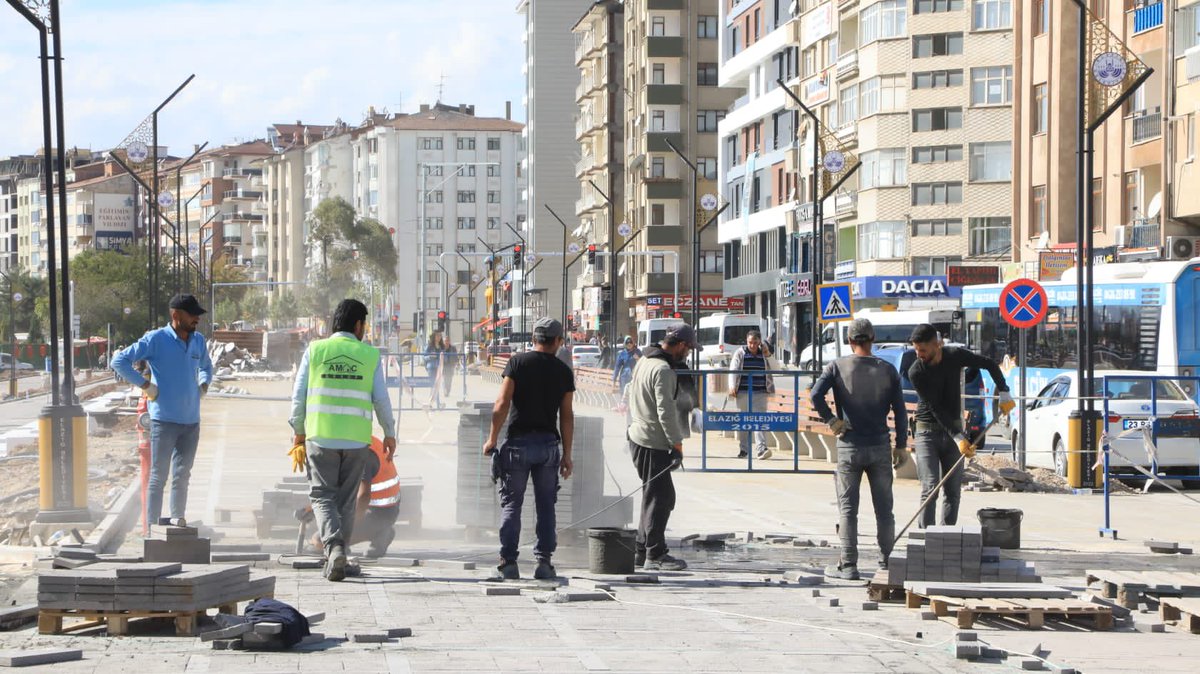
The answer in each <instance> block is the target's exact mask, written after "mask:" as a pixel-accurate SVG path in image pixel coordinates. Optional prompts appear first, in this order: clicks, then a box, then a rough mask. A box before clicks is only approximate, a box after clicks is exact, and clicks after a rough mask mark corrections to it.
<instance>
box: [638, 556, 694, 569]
mask: <svg viewBox="0 0 1200 674" xmlns="http://www.w3.org/2000/svg"><path fill="white" fill-rule="evenodd" d="M642 568H644V569H645V570H647V571H683V570H684V569H686V568H687V562H685V561H683V560H682V559H678V558H676V557H672V556H671V555H663V556H662V557H659V558H658V559H647V560H646V563H645V564H644V565H643V566H642Z"/></svg>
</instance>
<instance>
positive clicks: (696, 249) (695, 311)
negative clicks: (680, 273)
mask: <svg viewBox="0 0 1200 674" xmlns="http://www.w3.org/2000/svg"><path fill="white" fill-rule="evenodd" d="M666 143H667V147H669V148H671V151H672V152H674V153H675V156H677V157H679V161H681V162H683V163H684V164H685V165H687V167H688V170H690V171H691V172H692V222H691V225H692V226H691V235H692V327H696V326H697V325H699V324H700V232H699V230H697V229H696V206H697V204H696V199H697V195H696V191H697V190H698V189H699V188H698V187H697V186H698V185H699V182H700V175H699V170H698V169H697V168H696V165H695V164H694V163H692V161H691V160H690V159H688V158H687V157H685V156H683V153H682V152H680V151H679V148H677V147H675V143H672V142H671V141H670V140H669V139H668V140H667V141H666ZM678 309H679V308H678V307H676V310H678ZM692 357H693V361H694V362H695V363H699V362H700V354H698V353H694V354H692Z"/></svg>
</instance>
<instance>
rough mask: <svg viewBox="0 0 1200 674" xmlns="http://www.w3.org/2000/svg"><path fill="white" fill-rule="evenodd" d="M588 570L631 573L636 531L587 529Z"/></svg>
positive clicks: (635, 546) (606, 572)
mask: <svg viewBox="0 0 1200 674" xmlns="http://www.w3.org/2000/svg"><path fill="white" fill-rule="evenodd" d="M587 536H588V571H590V572H592V573H605V574H622V573H633V571H634V565H633V558H634V552H635V551H636V549H637V543H636V538H637V532H636V531H634V530H632V529H615V528H612V527H599V528H596V529H588V530H587Z"/></svg>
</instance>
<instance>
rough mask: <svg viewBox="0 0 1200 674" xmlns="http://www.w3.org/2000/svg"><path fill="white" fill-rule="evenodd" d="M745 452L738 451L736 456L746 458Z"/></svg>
mask: <svg viewBox="0 0 1200 674" xmlns="http://www.w3.org/2000/svg"><path fill="white" fill-rule="evenodd" d="M746 454H747V453H746V452H738V455H737V458H739V459H744V458H746Z"/></svg>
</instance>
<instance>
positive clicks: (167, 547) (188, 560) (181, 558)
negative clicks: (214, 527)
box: [142, 525, 212, 564]
mask: <svg viewBox="0 0 1200 674" xmlns="http://www.w3.org/2000/svg"><path fill="white" fill-rule="evenodd" d="M142 545H143V548H142V559H143V560H145V561H147V562H178V563H180V564H208V563H209V561H211V559H212V544H211V541H210V540H209V539H207V538H201V537H200V530H199V529H197V528H196V527H177V526H158V525H153V526H151V527H150V538H147V539H146V540H144V541H142Z"/></svg>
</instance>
